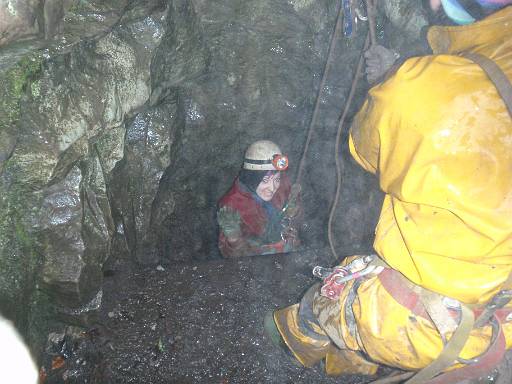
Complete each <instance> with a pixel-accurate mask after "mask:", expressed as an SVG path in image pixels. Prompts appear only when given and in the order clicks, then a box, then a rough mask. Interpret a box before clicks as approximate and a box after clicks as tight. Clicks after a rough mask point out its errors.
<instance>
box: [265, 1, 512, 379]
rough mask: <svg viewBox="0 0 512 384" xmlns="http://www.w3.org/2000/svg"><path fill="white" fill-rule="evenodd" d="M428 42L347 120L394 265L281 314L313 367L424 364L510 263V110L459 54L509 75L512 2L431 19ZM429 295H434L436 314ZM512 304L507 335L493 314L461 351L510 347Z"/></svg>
mask: <svg viewBox="0 0 512 384" xmlns="http://www.w3.org/2000/svg"><path fill="white" fill-rule="evenodd" d="M428 39H429V43H430V45H431V47H432V50H433V53H434V54H433V55H431V56H425V57H417V58H411V59H409V60H407V61H406V62H405V63H404V64H403V65H402V66H401V67H400V69H399V70H398V71H397V72H396V73H395V74H393V75H392V76H391V77H389V78H388V79H387V80H386V81H385V82H384V83H382V84H380V85H378V86H376V87H374V88H372V89H371V90H370V92H369V96H368V99H367V100H366V101H365V103H364V105H363V107H362V109H361V110H360V111H359V113H358V114H357V116H356V118H355V120H354V123H353V126H352V128H351V135H350V142H349V145H350V152H351V154H352V156H353V157H354V159H355V160H356V161H357V162H358V163H359V164H360V165H361V166H362V167H363V168H364V169H366V170H367V171H369V172H372V173H374V174H375V175H376V176H377V177H379V181H380V187H381V189H382V190H383V191H384V192H385V194H386V196H385V200H384V203H383V207H382V211H381V214H380V219H379V223H378V225H377V228H376V234H375V241H374V249H375V251H376V252H377V254H378V256H379V257H380V258H381V259H382V260H383V261H384V262H385V263H387V265H388V267H387V268H385V269H384V271H383V272H382V273H380V274H378V275H374V276H371V277H368V278H362V279H358V280H353V281H351V282H349V283H347V284H346V285H345V287H344V289H343V291H342V294H341V296H340V297H339V299H338V300H330V299H328V298H325V297H323V296H320V295H319V293H318V288H317V287H313V288H311V289H310V291H308V293H307V294H306V295H305V296H304V298H303V300H302V302H301V303H300V304H296V305H294V306H291V307H288V308H285V309H282V310H279V311H277V312H275V313H274V320H275V322H276V325H277V327H278V329H279V331H280V333H281V335H282V337H283V339H284V341H285V342H286V344H287V345H288V347H289V348H290V349H291V351H292V352H293V354H294V355H295V357H296V358H297V359H298V360H299V361H300V362H301V363H302V364H303V365H305V366H312V365H314V364H316V363H317V362H319V361H320V360H321V359H324V358H325V359H326V370H327V372H328V373H330V374H341V373H365V374H374V373H375V372H376V370H377V366H378V364H384V365H387V366H391V367H396V368H400V369H403V370H412V371H415V370H420V369H422V368H424V367H425V366H427V365H429V364H430V363H432V362H433V361H434V360H435V359H436V358H437V357H438V356H439V355H440V353H441V351H442V350H443V345H444V343H446V342H447V341H448V340H450V338H451V336H452V335H453V333H454V332H455V330H456V329H457V326H458V323H459V321H460V316H461V313H460V308H459V307H457V305H463V306H465V307H469V308H471V311H472V312H473V313H472V314H471V315H472V316H473V314H475V315H478V313H479V311H480V312H481V310H482V307H485V305H486V303H488V302H489V301H490V300H491V299H492V298H493V297H494V295H496V294H497V293H498V292H499V291H500V290H501V289H502V288H503V285H504V283H505V282H506V281H507V278H508V276H509V274H510V272H511V269H512V120H511V116H510V115H509V113H508V112H507V109H506V106H505V103H504V102H503V99H502V98H501V97H500V95H499V94H498V93H497V91H496V88H495V86H494V84H493V83H492V82H491V81H490V80H489V78H488V77H487V76H486V74H485V73H484V72H483V71H482V69H481V68H480V67H479V66H478V65H476V64H475V63H473V62H472V61H470V60H468V59H466V58H463V57H460V56H459V53H461V52H468V51H469V52H477V53H479V54H482V55H484V56H486V57H488V58H490V59H492V60H493V61H494V62H495V63H496V64H498V65H499V67H500V68H501V69H502V71H503V72H504V73H505V74H506V76H507V77H508V79H509V80H510V79H511V78H512V7H510V6H509V7H507V8H504V9H502V10H500V11H499V12H496V13H494V14H493V15H491V16H489V17H487V18H486V19H484V20H482V21H480V22H477V23H474V24H471V25H467V26H461V27H433V28H431V29H430V30H429V33H428ZM422 292H423V293H424V292H428V293H430V294H431V295H432V296H433V297H434V299H435V300H437V301H438V303H437V304H436V305H437V306H436V308H437V309H438V310H439V311H441V312H444V313H445V315H446V316H444V318H443V321H442V322H441V324H439V322H437V324H436V321H434V320H433V317H432V316H430V315H429V313H427V312H428V311H427V309H428V308H427V307H428V306H429V305H430V306H432V301H430V302H429V304H428V305H427V304H426V302H425V301H423V300H422V299H421V297H422ZM435 300H434V301H435ZM511 309H512V308H511V307H510V304H508V305H507V306H506V307H504V308H503V309H501V310H499V311H497V312H496V319H499V324H501V332H500V334H499V340H498V341H497V339H496V338H494V337H491V334H492V329H491V328H492V327H491V325H490V324H489V323H487V324H486V325H484V326H481V327H477V328H473V329H472V330H471V333H470V336H469V338H468V339H467V341H466V342H465V344H464V347H463V348H462V351H461V352H460V353H459V355H458V356H459V357H460V358H461V359H467V360H469V359H472V358H474V357H476V356H479V355H480V354H483V353H484V352H486V350H487V349H488V348H489V347H490V346H492V347H493V348H494V347H496V344H497V343H498V344H501V349H503V350H504V349H505V348H507V349H508V348H510V347H512V321H511V320H512V316H511V315H510V310H511ZM493 324H494V322H493ZM491 339H492V340H491ZM491 344H492V345H491ZM452 361H453V360H452ZM461 361H462V362H465V360H461ZM465 363H467V362H465ZM469 365H470V364H462V363H457V364H454V365H452V366H451V367H449V368H448V369H447V370H451V371H452V372H455V371H457V370H454V369H453V368H459V367H466V366H469ZM457 381H459V380H456V381H451V382H457Z"/></svg>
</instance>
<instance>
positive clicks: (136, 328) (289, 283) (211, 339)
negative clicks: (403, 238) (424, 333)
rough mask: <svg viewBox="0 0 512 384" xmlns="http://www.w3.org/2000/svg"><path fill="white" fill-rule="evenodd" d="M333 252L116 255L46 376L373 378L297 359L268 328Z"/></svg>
mask: <svg viewBox="0 0 512 384" xmlns="http://www.w3.org/2000/svg"><path fill="white" fill-rule="evenodd" d="M329 257H330V254H329V253H328V250H325V251H318V250H308V251H303V252H300V253H294V254H288V255H275V256H258V257H252V258H244V259H239V260H212V261H208V262H198V263H196V264H173V265H163V266H158V267H151V268H149V267H148V268H144V269H141V268H140V267H135V266H133V265H130V264H128V263H125V264H123V263H117V264H116V265H115V266H114V267H113V268H112V271H111V273H109V274H108V275H109V276H108V277H106V279H105V283H104V288H103V306H102V309H101V313H100V316H99V321H98V324H97V327H94V328H93V329H91V330H89V331H88V332H87V333H85V335H87V336H88V337H87V338H86V339H87V342H86V343H85V342H82V343H81V346H80V345H78V346H77V344H76V342H75V345H74V347H72V349H74V350H73V351H69V353H68V356H69V357H68V359H67V360H66V361H65V364H63V366H62V367H59V368H57V369H55V367H54V370H51V374H50V375H49V377H48V378H47V380H46V383H57V382H66V383H102V384H103V383H184V384H185V383H219V384H223V383H340V382H343V383H347V384H356V383H357V384H359V383H366V382H369V381H370V378H368V377H363V376H344V377H343V378H342V379H341V378H332V377H327V376H326V375H325V374H324V373H323V371H322V369H321V368H320V367H316V368H312V369H306V368H303V367H299V366H296V365H295V364H294V363H293V362H292V360H291V359H290V358H289V357H288V356H287V355H286V354H285V353H284V352H283V351H281V350H279V349H276V348H274V346H273V345H272V344H271V342H270V340H269V339H268V338H267V337H266V336H265V334H264V332H263V317H264V315H265V313H266V312H267V311H270V310H274V309H277V308H280V307H283V306H287V305H290V304H293V303H295V302H297V301H298V300H299V299H300V297H301V294H302V293H303V292H304V291H305V289H307V288H308V287H309V286H310V285H311V284H312V283H313V282H314V281H315V279H314V278H313V277H312V275H311V270H312V268H313V267H314V266H315V265H317V264H318V263H320V264H322V265H330V264H332V262H331V261H330V260H329ZM82 334H84V333H82ZM54 360H55V357H54ZM58 365H60V364H58Z"/></svg>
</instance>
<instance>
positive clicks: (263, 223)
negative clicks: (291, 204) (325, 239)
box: [219, 173, 291, 257]
mask: <svg viewBox="0 0 512 384" xmlns="http://www.w3.org/2000/svg"><path fill="white" fill-rule="evenodd" d="M290 188H291V186H290V181H289V179H288V177H287V176H286V175H285V174H284V173H282V174H281V185H280V186H279V189H278V190H277V191H276V193H275V194H274V197H273V198H272V200H271V203H272V205H273V206H274V207H275V208H276V209H277V210H278V211H280V210H281V209H282V208H283V206H284V204H285V203H286V201H287V200H288V197H289V195H290ZM223 207H229V208H231V209H233V210H234V211H236V212H238V213H239V214H240V221H241V223H240V231H241V237H240V239H238V240H237V241H232V240H230V239H228V238H227V237H226V236H225V235H224V233H223V231H222V228H221V230H220V233H219V249H220V251H221V253H222V255H223V256H224V257H238V256H249V255H257V254H268V253H278V252H283V251H284V245H285V243H284V241H279V242H278V243H273V244H263V243H262V240H261V237H262V236H263V235H264V233H265V231H266V229H267V213H266V211H265V209H264V208H263V207H262V206H261V204H259V203H258V202H257V201H256V200H255V198H254V196H253V194H252V193H251V192H250V191H249V190H248V189H247V188H246V187H245V186H244V185H243V184H241V183H240V182H239V180H238V178H237V179H236V180H235V182H234V183H233V186H232V187H231V189H230V190H229V191H228V192H227V193H226V194H225V195H224V196H223V197H222V198H221V199H220V201H219V208H223Z"/></svg>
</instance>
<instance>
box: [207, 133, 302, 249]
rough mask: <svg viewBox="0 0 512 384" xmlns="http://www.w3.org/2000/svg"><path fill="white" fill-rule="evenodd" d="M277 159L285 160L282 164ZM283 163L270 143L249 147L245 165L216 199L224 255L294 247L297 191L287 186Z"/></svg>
mask: <svg viewBox="0 0 512 384" xmlns="http://www.w3.org/2000/svg"><path fill="white" fill-rule="evenodd" d="M278 158H281V159H283V161H282V165H281V166H280V165H279V163H277V160H276V159H278ZM287 165H288V164H287V159H286V157H285V156H283V155H282V153H281V150H280V149H279V147H278V146H277V145H275V144H274V143H272V142H270V141H266V140H262V141H257V142H256V143H254V144H252V145H251V146H250V147H249V149H248V150H247V152H246V155H245V159H244V167H243V168H242V170H241V171H240V174H239V176H238V177H237V178H236V180H235V182H234V183H233V186H232V187H231V189H230V190H229V191H228V192H227V193H226V194H225V195H224V196H223V197H222V198H221V199H220V201H219V210H218V213H217V221H218V223H219V249H220V251H221V253H222V255H223V256H224V257H227V258H233V257H240V256H252V255H265V254H272V253H283V252H289V251H292V250H294V249H296V248H297V247H298V245H299V240H298V237H297V230H296V226H297V219H298V216H299V215H298V212H299V202H298V188H297V187H293V188H292V186H291V185H290V181H289V179H288V177H287V176H286V173H285V170H286V168H287ZM292 191H293V192H292Z"/></svg>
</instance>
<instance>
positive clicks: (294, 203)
mask: <svg viewBox="0 0 512 384" xmlns="http://www.w3.org/2000/svg"><path fill="white" fill-rule="evenodd" d="M301 190H302V188H301V186H300V184H293V185H292V188H291V190H290V196H289V197H288V202H287V203H286V208H285V210H284V215H283V216H284V217H286V218H289V219H293V218H294V217H296V216H297V215H298V214H299V213H300V210H301V204H300V201H299V200H300V199H299V195H300V191H301Z"/></svg>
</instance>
